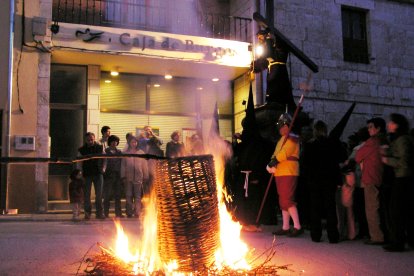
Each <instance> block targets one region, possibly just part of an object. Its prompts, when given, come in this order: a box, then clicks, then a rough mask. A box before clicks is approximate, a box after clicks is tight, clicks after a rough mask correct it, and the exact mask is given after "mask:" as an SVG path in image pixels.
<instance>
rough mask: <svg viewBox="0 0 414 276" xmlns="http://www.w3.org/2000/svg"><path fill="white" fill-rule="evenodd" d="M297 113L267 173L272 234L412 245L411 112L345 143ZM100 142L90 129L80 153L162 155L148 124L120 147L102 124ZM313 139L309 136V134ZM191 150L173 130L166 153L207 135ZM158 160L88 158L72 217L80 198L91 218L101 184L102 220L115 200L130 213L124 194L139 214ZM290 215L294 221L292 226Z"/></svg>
mask: <svg viewBox="0 0 414 276" xmlns="http://www.w3.org/2000/svg"><path fill="white" fill-rule="evenodd" d="M291 123H292V122H291V118H290V117H289V115H288V114H287V113H286V114H283V115H282V116H281V118H280V119H279V121H278V123H277V125H278V130H279V134H280V136H281V138H280V140H279V142H278V143H277V145H276V148H275V151H274V154H273V156H272V159H271V161H270V162H269V164H268V166H267V168H266V169H267V171H268V172H269V173H270V174H271V175H272V177H274V179H275V181H276V187H277V195H278V202H275V203H274V204H275V205H277V206H278V208H279V209H280V210H281V214H282V226H281V227H280V228H279V229H277V230H276V231H275V232H273V234H274V235H287V236H289V237H296V236H300V235H301V234H303V232H304V230H305V229H308V230H309V231H310V236H311V239H312V241H314V242H321V241H322V236H323V235H322V232H323V229H324V228H326V232H327V237H328V240H329V242H330V243H338V242H340V241H342V240H357V239H365V244H367V245H382V246H383V247H384V249H385V250H387V251H404V248H405V244H406V243H408V245H409V246H411V247H413V246H414V206H413V205H414V201H412V200H411V198H410V197H411V195H413V194H414V139H413V135H412V132H413V131H412V132H411V133H410V132H409V123H408V120H407V118H406V117H404V116H403V115H401V114H397V113H393V114H391V115H390V117H389V120H388V122H386V121H385V120H384V119H383V118H379V117H374V118H371V119H370V120H368V121H367V122H366V126H364V127H362V128H360V129H359V130H358V131H357V132H355V133H354V134H353V135H351V136H349V137H348V141H347V143H344V142H341V141H340V140H339V138H338V137H336V138H335V137H332V136H330V135H329V132H328V127H327V125H326V123H324V122H323V121H320V120H319V121H316V122H315V123H314V124H313V126H312V131H313V135H312V136H310V137H309V136H306V135H300V134H299V135H298V134H295V133H293V132H292V131H289V130H290V129H291V128H290V124H291ZM101 133H102V138H101V139H100V140H99V142H98V141H96V139H95V135H94V134H93V133H90V132H88V133H86V134H85V144H84V145H83V146H82V147H80V148H79V155H80V156H87V155H90V154H102V153H104V154H106V155H109V156H110V155H118V156H119V155H120V154H121V153H125V154H152V155H156V156H164V152H163V150H162V149H161V145H162V143H163V142H162V140H161V139H160V138H159V137H158V136H157V135H155V134H154V132H153V131H152V129H151V127H149V126H146V127H145V128H144V129H143V131H142V133H141V135H140V136H139V137H136V136H134V135H133V134H132V133H128V134H127V135H126V141H127V145H126V146H125V148H124V149H122V150H120V149H118V148H117V146H118V145H119V140H120V139H119V137H117V136H115V135H111V133H110V128H109V127H108V126H104V127H102V129H101ZM305 137H307V138H305ZM191 145H192V147H191V151H190V150H188V149H186V147H185V146H184V144H183V143H182V142H181V141H180V132H179V131H174V132H173V133H172V134H171V141H170V142H168V143H167V145H166V153H165V156H166V157H170V158H176V157H182V156H186V155H199V154H203V153H204V149H203V141H202V140H201V139H200V137H199V136H198V135H197V134H194V135H193V136H192V137H191ZM154 162H155V160H153V159H150V160H146V159H143V158H134V157H129V156H125V157H122V158H116V157H113V158H96V159H87V160H84V161H83V162H80V163H78V164H79V165H78V167H77V169H76V170H74V171H73V173H72V174H71V176H70V179H71V183H70V186H69V190H70V202H71V204H72V207H73V218H74V219H75V220H77V219H79V215H80V208H81V203H83V206H84V215H85V219H90V218H91V211H92V207H91V187H92V184H93V185H94V189H95V209H96V218H98V219H105V218H107V217H109V208H110V201H111V200H112V199H113V200H114V202H115V216H116V217H119V218H122V217H124V215H123V212H122V208H121V195H122V194H123V193H124V195H125V198H126V213H125V214H126V216H127V217H136V218H138V217H139V216H140V212H141V197H142V196H143V195H145V194H148V193H149V192H150V191H151V184H152V181H153V179H154V175H153V171H154V166H155V163H154ZM291 221H292V222H293V227H291Z"/></svg>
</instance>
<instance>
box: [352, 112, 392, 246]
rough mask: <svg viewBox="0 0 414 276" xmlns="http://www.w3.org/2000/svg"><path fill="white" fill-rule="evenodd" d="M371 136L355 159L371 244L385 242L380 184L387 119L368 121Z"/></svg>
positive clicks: (368, 242)
mask: <svg viewBox="0 0 414 276" xmlns="http://www.w3.org/2000/svg"><path fill="white" fill-rule="evenodd" d="M367 127H368V132H369V136H370V138H369V139H368V140H367V141H366V142H365V143H364V144H363V145H362V146H361V147H360V148H359V149H358V151H357V152H356V155H355V161H356V162H357V163H358V164H360V166H361V172H362V176H361V184H362V187H363V188H364V201H365V214H366V218H367V222H368V230H369V236H370V239H369V240H368V241H366V242H365V243H366V244H369V245H381V244H383V243H384V233H383V232H382V230H381V227H380V225H381V221H380V214H379V208H380V195H379V193H380V186H381V184H382V175H383V171H384V170H383V164H382V162H381V145H382V144H384V143H383V142H382V141H381V137H382V139H383V140H384V138H385V137H384V134H385V121H384V119H382V118H378V117H376V118H372V119H370V120H368V121H367Z"/></svg>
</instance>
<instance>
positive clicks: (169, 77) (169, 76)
mask: <svg viewBox="0 0 414 276" xmlns="http://www.w3.org/2000/svg"><path fill="white" fill-rule="evenodd" d="M164 78H165V79H166V80H170V79H172V78H173V76H172V75H170V74H165V76H164Z"/></svg>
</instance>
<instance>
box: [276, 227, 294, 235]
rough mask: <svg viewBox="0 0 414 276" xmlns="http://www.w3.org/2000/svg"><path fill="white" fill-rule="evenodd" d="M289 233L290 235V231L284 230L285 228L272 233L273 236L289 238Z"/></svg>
mask: <svg viewBox="0 0 414 276" xmlns="http://www.w3.org/2000/svg"><path fill="white" fill-rule="evenodd" d="M289 233H290V229H287V230H284V229H283V228H280V229H278V230H276V231H275V232H272V234H273V235H276V236H287V235H288V234H289Z"/></svg>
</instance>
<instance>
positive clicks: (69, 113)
mask: <svg viewBox="0 0 414 276" xmlns="http://www.w3.org/2000/svg"><path fill="white" fill-rule="evenodd" d="M86 96H87V67H86V66H77V65H62V64H52V66H51V81H50V139H51V144H50V156H51V157H58V158H68V159H73V158H75V157H76V154H77V149H78V148H79V147H80V146H81V145H82V143H83V134H84V133H85V125H86V99H87V97H86ZM72 169H73V165H71V164H50V165H49V196H48V199H49V200H67V199H68V187H67V185H68V179H69V174H70V172H71V171H72Z"/></svg>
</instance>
